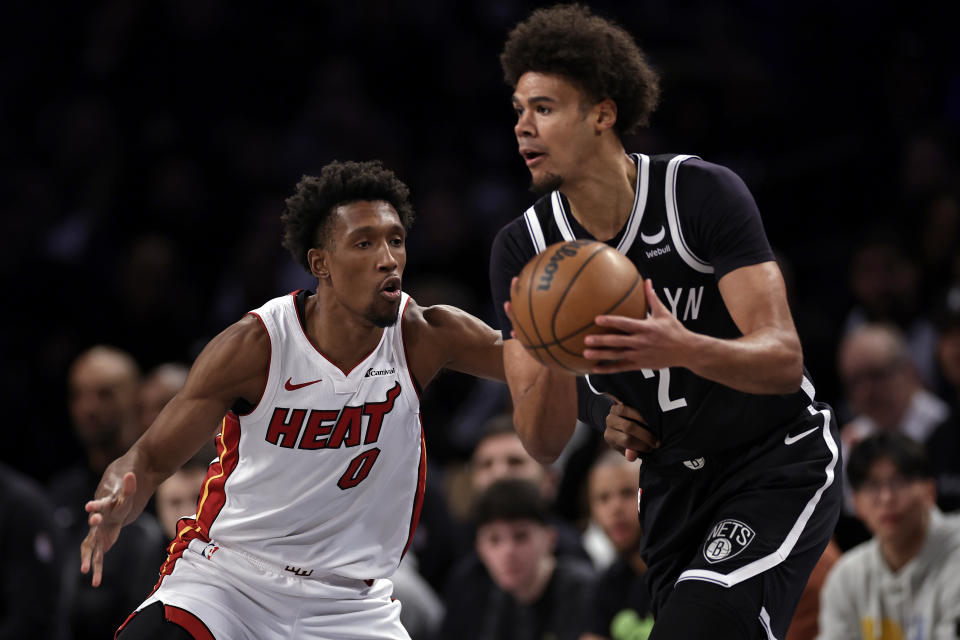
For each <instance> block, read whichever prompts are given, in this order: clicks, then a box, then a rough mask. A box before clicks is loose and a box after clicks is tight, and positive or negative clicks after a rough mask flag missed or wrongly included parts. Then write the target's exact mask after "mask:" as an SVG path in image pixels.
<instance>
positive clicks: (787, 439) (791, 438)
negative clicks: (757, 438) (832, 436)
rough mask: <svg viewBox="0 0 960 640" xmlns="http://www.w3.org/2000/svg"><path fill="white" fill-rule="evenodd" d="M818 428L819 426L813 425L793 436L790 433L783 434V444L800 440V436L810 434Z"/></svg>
mask: <svg viewBox="0 0 960 640" xmlns="http://www.w3.org/2000/svg"><path fill="white" fill-rule="evenodd" d="M819 428H820V427H814V428H813V429H807V430H806V431H804V432H803V433H798V434H797V435H795V436H792V435H790V434H789V433H788V434H787V435H785V436H784V437H783V444H786V445H790V444H793V443H794V442H796V441H797V440H800V439H801V438H805V437H807V436H808V435H810V434H811V433H813V432H814V431H816V430H817V429H819Z"/></svg>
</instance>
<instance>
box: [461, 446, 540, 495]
mask: <svg viewBox="0 0 960 640" xmlns="http://www.w3.org/2000/svg"><path fill="white" fill-rule="evenodd" d="M471 465H472V484H473V490H474V492H475V493H478V494H479V493H480V492H482V491H483V490H484V489H486V488H487V487H489V486H490V485H491V484H492V483H493V482H494V481H495V480H500V479H502V478H519V479H521V480H529V481H531V482H533V483H534V484H536V485H537V486H538V487H541V486H543V483H544V477H545V474H546V472H545V471H544V468H543V466H542V465H541V464H540V463H539V462H537V461H536V460H534V459H533V458H531V457H530V454H529V453H527V450H526V449H524V448H523V443H522V442H520V438H518V437H517V436H516V434H513V433H502V434H498V435H495V436H490V437H488V438H484V439H483V440H482V441H481V442H480V444H479V445H477V448H476V450H475V451H474V452H473V459H472V462H471Z"/></svg>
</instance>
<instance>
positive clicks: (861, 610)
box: [819, 432, 960, 640]
mask: <svg viewBox="0 0 960 640" xmlns="http://www.w3.org/2000/svg"><path fill="white" fill-rule="evenodd" d="M847 475H848V476H849V479H850V484H851V485H852V486H853V492H854V493H853V495H854V505H855V509H856V513H857V516H858V517H859V518H861V519H862V520H863V521H864V523H865V524H866V526H867V528H868V529H869V530H870V532H871V533H872V534H873V536H874V537H873V539H871V540H869V541H867V542H865V543H863V544H861V545H859V546H857V547H856V548H854V549H852V550H850V551H848V552H847V553H846V554H844V556H843V557H841V558H840V560H839V561H837V564H836V565H835V566H834V568H833V571H831V572H830V575H829V577H828V578H827V583H826V585H825V587H824V589H823V592H822V594H821V599H820V636H819V637H820V638H822V639H823V640H834V639H836V640H849V639H850V638H864V639H865V640H874V639H876V638H910V639H911V640H913V639H916V640H927V639H930V640H933V639H938V638H955V637H957V630H958V629H957V625H958V624H960V521H958V520H956V519H953V518H951V519H947V518H945V517H944V516H943V515H942V514H941V513H940V511H939V510H938V509H937V508H936V506H935V504H934V503H935V499H936V485H935V483H934V480H933V471H932V469H931V467H930V464H929V462H928V460H927V459H926V456H925V455H924V452H923V448H922V447H921V446H920V445H919V444H917V443H916V442H914V441H912V440H910V439H909V438H907V437H906V436H904V435H903V434H900V433H894V432H882V433H878V434H876V435H874V436H870V437H869V438H867V439H865V440H863V441H862V442H860V444H858V445H857V446H856V447H855V448H854V449H853V451H852V452H851V453H850V459H849V460H848V462H847Z"/></svg>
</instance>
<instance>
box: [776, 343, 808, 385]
mask: <svg viewBox="0 0 960 640" xmlns="http://www.w3.org/2000/svg"><path fill="white" fill-rule="evenodd" d="M779 374H780V375H778V376H774V377H773V378H771V380H772V381H775V383H776V386H777V389H776V390H774V391H773V393H795V392H796V391H799V390H800V385H801V384H802V382H803V351H802V350H801V349H800V341H799V340H797V341H796V344H795V345H794V344H791V345H788V347H787V348H786V349H785V350H784V354H783V361H782V363H781V365H780V367H779Z"/></svg>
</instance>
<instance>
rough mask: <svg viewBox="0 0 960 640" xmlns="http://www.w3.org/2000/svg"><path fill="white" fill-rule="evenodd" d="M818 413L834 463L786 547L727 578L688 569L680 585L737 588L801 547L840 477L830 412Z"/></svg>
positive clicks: (681, 578)
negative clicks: (686, 582)
mask: <svg viewBox="0 0 960 640" xmlns="http://www.w3.org/2000/svg"><path fill="white" fill-rule="evenodd" d="M816 413H819V414H820V415H821V416H822V418H823V429H822V435H823V439H824V441H825V442H826V444H827V449H829V450H830V462H828V463H827V466H826V468H825V469H824V472H825V476H826V478H825V479H824V482H823V485H822V486H821V487H820V488H819V489H817V491H816V492H815V493H814V494H813V496H812V497H811V498H810V500H809V501H807V504H806V506H804V508H803V511H801V512H800V516H799V517H798V518H797V520H796V522H794V523H793V527H792V528H791V529H790V531H789V532H788V533H787V535H786V537H785V538H784V539H783V543H781V545H780V547H779V548H778V549H777V550H776V551H774V552H773V553H771V554H769V555H766V556H764V557H762V558H758V559H757V560H754V561H753V562H750V563H748V564H745V565H743V566H742V567H740V568H739V569H735V570H734V571H731V572H730V573H727V574H723V573H719V572H716V571H708V570H706V569H688V570H687V571H684V572H683V573H681V574H680V577H679V578H677V582H676V583H675V584H679V583H680V582H683V581H684V580H703V581H704V582H712V583H714V584H719V585H722V586H724V587H732V586H734V585H736V584H740V583H741V582H743V581H744V580H749V579H750V578H752V577H754V576H756V575H759V574H761V573H763V572H764V571H767V570H769V569H772V568H773V567H775V566H777V565H778V564H780V563H781V562H783V561H784V560H786V559H787V556H789V555H790V553H791V552H792V551H793V547H794V545H796V544H797V540H799V539H800V535H801V534H802V533H803V530H804V528H806V526H807V522H809V521H810V517H811V516H812V515H813V512H814V510H815V509H816V508H817V504H819V502H820V497H821V496H823V492H824V491H826V490H827V489H828V488H829V487H830V485H832V484H833V481H834V478H835V476H836V467H837V461H838V459H839V456H840V453H839V449H838V447H837V443H836V442H835V441H834V439H833V434H831V433H830V410H829V409H821V410H820V411H817V412H816Z"/></svg>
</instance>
